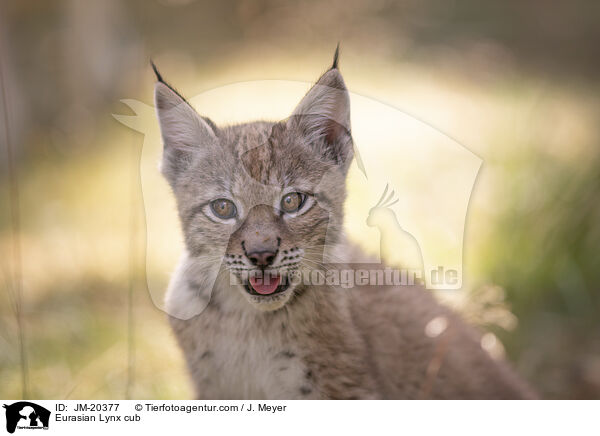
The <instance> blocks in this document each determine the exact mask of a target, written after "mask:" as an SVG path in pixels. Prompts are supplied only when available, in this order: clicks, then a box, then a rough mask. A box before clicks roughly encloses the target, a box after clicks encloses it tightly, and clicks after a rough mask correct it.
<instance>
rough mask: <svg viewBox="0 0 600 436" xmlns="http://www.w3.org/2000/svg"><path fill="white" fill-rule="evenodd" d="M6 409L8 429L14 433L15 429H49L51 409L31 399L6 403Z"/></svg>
mask: <svg viewBox="0 0 600 436" xmlns="http://www.w3.org/2000/svg"><path fill="white" fill-rule="evenodd" d="M3 407H4V408H5V409H6V431H8V432H9V433H14V432H15V429H17V428H18V429H28V430H31V429H33V430H35V429H43V430H48V423H49V422H50V411H49V410H48V409H45V408H44V407H42V406H38V405H37V404H35V403H30V402H29V401H19V402H17V403H13V404H11V405H6V404H4V406H3Z"/></svg>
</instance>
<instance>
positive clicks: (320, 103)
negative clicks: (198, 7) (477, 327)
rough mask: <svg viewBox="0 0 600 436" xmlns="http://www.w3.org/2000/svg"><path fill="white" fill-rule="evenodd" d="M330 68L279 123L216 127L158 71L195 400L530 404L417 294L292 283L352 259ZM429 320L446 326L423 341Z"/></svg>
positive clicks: (503, 370) (346, 160) (342, 133)
mask: <svg viewBox="0 0 600 436" xmlns="http://www.w3.org/2000/svg"><path fill="white" fill-rule="evenodd" d="M337 57H338V56H337V51H336V54H335V57H334V62H333V65H332V66H331V68H330V69H329V70H328V71H327V72H325V73H324V74H323V75H322V76H321V78H320V79H319V80H318V81H317V83H316V84H315V85H314V86H313V88H312V89H311V90H310V91H309V92H308V93H307V94H306V96H305V97H304V98H303V99H302V100H301V101H300V103H299V105H298V106H297V108H296V109H295V110H294V112H293V113H292V115H291V116H290V117H289V118H287V119H285V120H283V121H280V122H263V121H260V122H251V123H245V124H240V125H233V126H226V127H222V126H216V125H215V124H214V123H213V122H212V121H210V120H209V119H208V118H206V117H203V116H200V115H198V114H197V113H196V112H195V111H194V109H193V108H192V107H191V106H190V105H189V104H188V103H187V102H186V100H185V99H184V98H183V97H182V96H181V95H179V94H178V93H177V92H176V91H175V90H174V89H173V88H172V87H171V86H169V85H168V84H167V83H166V82H165V81H164V80H163V79H162V77H161V75H160V74H159V73H158V71H157V70H156V68H155V72H156V75H157V78H158V81H157V83H156V87H155V104H156V110H157V114H158V120H159V122H160V128H161V133H162V139H163V143H164V151H163V160H162V172H163V174H164V176H165V178H166V179H167V181H168V183H169V184H170V186H171V188H172V190H173V193H174V195H175V197H176V200H177V207H178V212H179V216H180V220H181V227H182V230H183V234H184V237H185V246H186V249H185V252H184V253H183V255H182V257H181V259H180V263H179V266H178V268H177V271H176V272H175V274H174V275H173V277H172V279H171V283H170V285H169V289H168V291H167V296H166V305H167V310H168V313H169V315H170V321H171V325H172V327H173V330H174V332H175V335H176V337H177V340H178V342H179V345H180V346H181V348H182V349H183V352H184V354H185V358H186V361H187V365H188V368H189V371H190V373H191V377H192V380H193V382H194V385H195V390H196V394H197V397H198V398H202V399H228V398H233V399H338V398H339V399H386V398H401V399H402V398H404V399H408V398H529V397H532V396H533V394H532V393H531V392H530V391H529V389H528V388H527V387H526V386H525V385H524V384H523V383H522V382H521V381H520V380H519V379H518V378H517V377H516V376H515V375H513V373H512V372H511V371H510V370H509V368H508V367H507V366H506V365H505V364H504V363H503V362H498V361H494V360H493V359H491V358H490V357H489V356H488V354H487V353H486V352H485V351H483V350H482V349H481V347H480V345H479V340H478V334H477V332H476V331H474V330H472V329H471V328H469V327H468V326H467V325H466V324H464V323H463V322H462V321H461V320H460V319H459V318H458V317H457V316H456V315H454V314H453V313H451V312H450V311H449V310H448V309H446V308H444V307H442V306H440V305H439V304H438V303H436V301H435V300H434V299H433V297H432V296H431V295H430V294H429V292H428V291H426V290H425V289H422V288H420V287H416V286H412V287H411V286H399V287H392V286H376V287H375V286H374V287H370V288H367V287H354V288H352V289H343V288H341V287H338V286H335V285H330V286H327V285H323V284H321V285H318V284H310V283H308V284H307V283H304V282H297V281H294V280H291V278H292V277H293V276H294V275H296V274H299V273H303V272H306V271H308V272H309V273H310V272H314V270H318V271H319V272H320V273H323V272H325V271H331V270H335V269H338V270H340V269H344V268H345V269H348V268H351V267H350V266H349V265H350V264H352V261H353V258H354V257H353V253H356V251H355V250H356V249H355V248H354V247H352V246H351V245H350V244H349V243H348V242H347V241H346V239H345V238H344V235H343V233H342V224H343V204H344V198H345V196H346V188H345V178H346V174H347V171H348V167H349V165H350V162H351V161H352V158H353V142H352V136H351V134H350V107H349V96H348V92H347V90H346V86H345V84H344V80H343V79H342V75H341V74H340V71H339V69H338V65H337ZM371 267H372V266H371ZM309 275H310V274H309ZM313 276H314V275H313ZM436 317H442V319H444V320H445V322H446V323H447V328H446V329H445V331H444V332H443V333H441V334H440V335H438V336H437V337H433V338H432V337H430V336H431V335H430V336H428V335H426V334H425V327H426V325H427V323H428V322H430V321H431V320H432V319H434V318H436Z"/></svg>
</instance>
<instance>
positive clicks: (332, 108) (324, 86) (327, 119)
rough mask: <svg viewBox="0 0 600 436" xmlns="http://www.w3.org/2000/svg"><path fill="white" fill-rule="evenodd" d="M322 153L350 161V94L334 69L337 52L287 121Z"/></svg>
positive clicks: (343, 160) (335, 68) (341, 160)
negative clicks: (330, 66) (328, 68)
mask: <svg viewBox="0 0 600 436" xmlns="http://www.w3.org/2000/svg"><path fill="white" fill-rule="evenodd" d="M288 124H291V126H292V127H294V128H297V129H299V130H300V133H301V134H302V135H303V136H304V138H305V140H306V141H307V142H308V143H309V144H310V145H311V146H312V147H314V148H315V150H316V151H317V152H318V153H319V154H321V155H322V156H324V157H326V158H329V159H332V160H333V161H334V162H335V163H337V164H340V165H342V167H343V168H344V170H346V169H347V167H348V166H349V165H350V161H351V160H352V155H353V153H352V151H353V148H352V147H353V146H352V136H351V135H350V97H349V95H348V90H347V89H346V85H345V84H344V79H343V78H342V75H341V74H340V72H339V70H338V69H337V51H336V56H335V60H334V65H333V66H332V68H331V69H330V70H329V71H327V72H326V73H325V74H323V75H322V76H321V78H320V79H319V80H318V81H317V83H316V84H315V85H314V86H313V87H312V88H311V89H310V90H309V91H308V93H307V94H306V95H305V96H304V98H303V99H302V101H300V104H298V106H297V107H296V109H295V110H294V112H293V114H292V116H291V117H290V119H289V120H288Z"/></svg>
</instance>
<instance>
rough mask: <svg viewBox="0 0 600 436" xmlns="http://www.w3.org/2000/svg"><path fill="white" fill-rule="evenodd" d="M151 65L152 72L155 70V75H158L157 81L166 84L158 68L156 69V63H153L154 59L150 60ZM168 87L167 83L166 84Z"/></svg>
mask: <svg viewBox="0 0 600 436" xmlns="http://www.w3.org/2000/svg"><path fill="white" fill-rule="evenodd" d="M150 65H152V70H154V74H156V80H158V81H159V82H162V83H165V81H164V80H163V78H162V76H161V75H160V73H159V71H158V68H156V65H155V64H154V61H152V59H150ZM165 85H166V83H165Z"/></svg>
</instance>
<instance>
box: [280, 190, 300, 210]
mask: <svg viewBox="0 0 600 436" xmlns="http://www.w3.org/2000/svg"><path fill="white" fill-rule="evenodd" d="M305 201H306V194H303V193H301V192H290V193H289V194H286V195H284V196H283V198H282V199H281V210H283V211H284V212H286V213H294V212H297V211H298V210H300V209H301V208H302V206H304V202H305Z"/></svg>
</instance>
